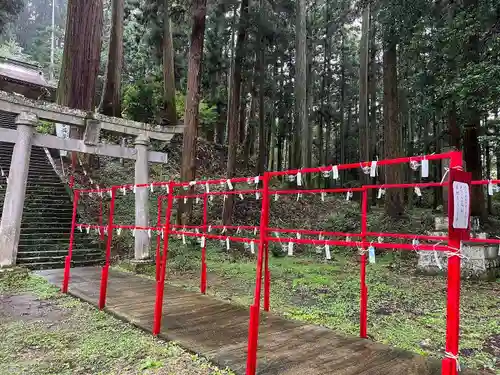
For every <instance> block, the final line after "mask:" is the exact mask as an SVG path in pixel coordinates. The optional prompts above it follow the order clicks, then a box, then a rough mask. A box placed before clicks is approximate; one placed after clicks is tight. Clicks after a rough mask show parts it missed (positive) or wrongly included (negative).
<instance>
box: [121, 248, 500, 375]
mask: <svg viewBox="0 0 500 375" xmlns="http://www.w3.org/2000/svg"><path fill="white" fill-rule="evenodd" d="M221 247H222V245H220V246H219V245H218V244H215V243H211V244H210V246H209V248H208V252H207V259H208V271H209V274H208V293H209V294H210V295H214V296H216V297H218V298H221V299H223V300H229V301H232V302H234V303H238V304H242V305H245V306H248V305H250V304H251V301H252V296H253V288H254V281H255V264H254V260H253V259H250V258H247V257H245V256H242V255H241V252H226V251H222V250H221V249H220V248H221ZM169 249H170V250H169V267H168V276H167V278H168V280H169V282H171V283H173V284H175V285H179V286H183V287H185V288H188V289H192V290H199V268H200V259H199V257H200V251H199V245H198V246H196V245H183V244H182V242H181V241H178V240H174V241H172V242H171V245H170V246H169ZM344 254H345V253H344ZM399 257H400V255H398V254H387V255H384V256H381V257H378V258H377V263H376V264H375V265H371V264H370V265H369V268H368V273H367V282H368V288H369V291H368V293H369V317H368V333H369V335H370V337H371V338H372V339H373V340H375V341H378V342H382V343H386V344H389V345H392V346H395V347H398V348H402V349H407V350H410V351H413V352H416V353H420V354H423V355H430V356H435V357H442V356H443V352H444V342H445V316H446V279H445V278H444V277H425V276H419V275H416V274H415V272H414V270H415V264H414V262H413V260H409V259H405V260H404V262H403V261H401V259H400V258H399ZM403 263H404V265H403ZM119 267H120V268H122V269H130V266H129V265H128V263H121V264H120V265H119ZM270 270H271V309H272V310H273V311H274V312H275V313H279V314H282V315H284V316H286V317H288V318H290V319H297V320H301V321H306V322H310V323H313V324H318V325H324V326H327V327H330V328H332V329H334V330H336V331H338V332H340V333H343V334H348V335H357V334H358V332H359V328H358V322H359V316H358V314H359V265H358V263H357V261H355V260H354V257H351V256H346V255H342V254H341V253H338V252H337V253H334V254H333V259H332V261H330V262H328V263H327V262H326V261H324V260H323V259H320V257H319V256H318V257H314V256H309V257H271V259H270ZM140 272H141V273H144V274H146V275H148V276H149V277H152V276H154V267H153V266H147V267H145V268H143V269H142V270H141V271H140ZM461 314H462V316H461V335H462V337H461V342H460V348H461V350H460V356H461V363H462V364H463V365H465V366H468V367H472V368H476V369H487V370H488V372H490V373H492V374H500V281H497V282H496V283H483V282H471V281H464V282H463V285H462V300H461Z"/></svg>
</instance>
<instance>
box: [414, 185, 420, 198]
mask: <svg viewBox="0 0 500 375" xmlns="http://www.w3.org/2000/svg"><path fill="white" fill-rule="evenodd" d="M414 190H415V194H417V197H421V196H422V191H421V190H420V188H419V187H418V186H415V189H414Z"/></svg>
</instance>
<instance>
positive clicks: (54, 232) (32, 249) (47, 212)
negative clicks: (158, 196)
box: [0, 111, 104, 269]
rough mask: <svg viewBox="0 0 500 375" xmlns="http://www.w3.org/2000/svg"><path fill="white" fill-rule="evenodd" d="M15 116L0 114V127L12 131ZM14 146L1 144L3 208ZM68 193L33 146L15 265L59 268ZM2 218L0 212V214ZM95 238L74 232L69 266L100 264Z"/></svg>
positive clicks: (70, 206) (69, 204) (67, 218)
mask: <svg viewBox="0 0 500 375" xmlns="http://www.w3.org/2000/svg"><path fill="white" fill-rule="evenodd" d="M14 121H15V115H13V114H11V113H6V112H1V111H0V127H4V128H10V129H15V125H14ZM13 148H14V145H13V144H9V143H5V142H0V167H1V169H2V171H3V176H0V203H1V205H2V207H3V201H4V198H5V191H6V186H7V178H8V173H9V168H10V161H11V157H12V150H13ZM70 194H71V193H70V191H69V190H68V188H67V187H66V186H65V184H64V183H63V182H62V181H61V179H60V178H59V176H58V175H57V173H56V172H55V171H54V169H53V167H52V165H51V164H50V162H49V160H48V157H47V155H46V154H45V151H44V149H43V148H40V147H32V151H31V158H30V169H29V174H28V182H27V186H26V200H25V206H24V211H23V219H22V224H21V236H20V239H19V247H18V254H17V264H18V265H22V266H26V267H28V268H32V269H45V268H62V267H64V259H65V256H66V255H67V253H68V245H69V236H70V231H71V218H72V212H73V203H72V199H71V196H70ZM0 215H1V211H0ZM103 259H104V251H103V250H102V249H100V246H99V244H98V242H97V239H94V238H91V237H90V235H88V234H87V233H85V232H83V233H80V232H79V231H75V245H74V249H73V259H72V266H90V265H96V264H99V263H101V262H103Z"/></svg>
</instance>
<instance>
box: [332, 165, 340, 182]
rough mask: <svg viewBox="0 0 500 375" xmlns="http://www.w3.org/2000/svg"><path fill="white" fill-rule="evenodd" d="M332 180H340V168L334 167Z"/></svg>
mask: <svg viewBox="0 0 500 375" xmlns="http://www.w3.org/2000/svg"><path fill="white" fill-rule="evenodd" d="M332 178H333V179H334V180H338V179H339V167H337V166H336V165H333V166H332Z"/></svg>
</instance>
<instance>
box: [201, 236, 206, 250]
mask: <svg viewBox="0 0 500 375" xmlns="http://www.w3.org/2000/svg"><path fill="white" fill-rule="evenodd" d="M200 245H201V247H205V236H202V237H201V242H200Z"/></svg>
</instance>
